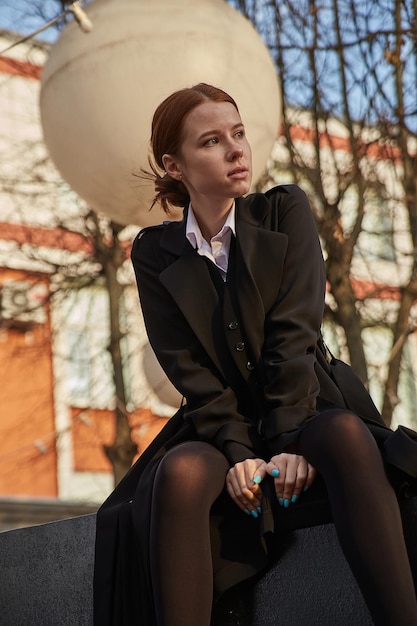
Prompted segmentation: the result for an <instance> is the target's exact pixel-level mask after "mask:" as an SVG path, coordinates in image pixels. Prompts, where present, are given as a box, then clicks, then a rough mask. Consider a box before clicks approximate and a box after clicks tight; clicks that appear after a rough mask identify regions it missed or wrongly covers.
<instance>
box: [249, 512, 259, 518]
mask: <svg viewBox="0 0 417 626" xmlns="http://www.w3.org/2000/svg"><path fill="white" fill-rule="evenodd" d="M250 514H251V515H252V517H254V518H255V519H256V518H257V517H258V513H257V511H251V512H250Z"/></svg>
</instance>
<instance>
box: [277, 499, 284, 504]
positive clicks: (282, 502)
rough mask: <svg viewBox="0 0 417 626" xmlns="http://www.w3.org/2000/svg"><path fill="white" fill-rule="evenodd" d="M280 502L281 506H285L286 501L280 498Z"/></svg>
mask: <svg viewBox="0 0 417 626" xmlns="http://www.w3.org/2000/svg"><path fill="white" fill-rule="evenodd" d="M278 502H279V504H280V505H281V506H282V505H283V504H284V500H283V499H282V498H278Z"/></svg>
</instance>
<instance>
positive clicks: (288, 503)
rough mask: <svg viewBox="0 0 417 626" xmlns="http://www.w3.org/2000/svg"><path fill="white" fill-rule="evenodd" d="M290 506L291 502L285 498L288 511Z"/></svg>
mask: <svg viewBox="0 0 417 626" xmlns="http://www.w3.org/2000/svg"><path fill="white" fill-rule="evenodd" d="M289 506H290V501H289V500H288V499H287V498H285V500H284V507H285V508H286V509H288V507H289Z"/></svg>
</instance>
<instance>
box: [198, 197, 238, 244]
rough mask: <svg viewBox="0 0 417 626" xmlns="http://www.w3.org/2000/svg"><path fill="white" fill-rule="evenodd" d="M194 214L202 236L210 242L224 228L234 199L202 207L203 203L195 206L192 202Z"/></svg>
mask: <svg viewBox="0 0 417 626" xmlns="http://www.w3.org/2000/svg"><path fill="white" fill-rule="evenodd" d="M191 206H192V207H193V212H194V215H195V218H196V220H197V223H198V225H199V227H200V230H201V234H202V235H203V237H204V239H205V240H206V241H210V239H211V238H212V237H214V236H215V235H217V233H218V232H219V231H220V230H221V229H222V227H223V226H224V223H225V221H226V220H227V216H228V215H229V212H230V209H231V208H232V206H233V199H230V198H229V199H227V200H224V201H222V202H221V203H216V205H214V204H212V203H210V205H208V206H204V207H203V206H202V205H201V203H199V204H198V206H195V205H194V204H193V202H192V201H191Z"/></svg>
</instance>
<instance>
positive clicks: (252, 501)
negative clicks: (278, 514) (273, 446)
mask: <svg viewBox="0 0 417 626" xmlns="http://www.w3.org/2000/svg"><path fill="white" fill-rule="evenodd" d="M267 475H269V476H272V478H273V480H274V485H275V493H276V496H277V498H278V502H279V503H280V504H281V505H282V506H284V507H288V506H289V505H290V504H291V503H295V502H296V501H297V500H298V498H299V497H300V494H301V492H302V491H303V490H305V489H307V488H308V487H309V486H310V485H311V484H312V483H313V480H314V478H315V476H316V470H315V469H314V467H313V466H312V465H310V463H308V462H307V460H306V459H305V458H304V457H303V456H301V455H300V454H292V453H287V452H282V453H281V454H277V455H275V456H273V457H272V458H271V460H270V461H269V463H267V462H266V461H264V460H263V459H246V460H245V461H242V462H241V463H236V465H234V466H233V467H232V468H230V470H229V471H228V473H227V476H226V488H227V491H228V493H229V495H230V497H231V498H232V500H233V501H234V502H235V503H236V504H237V506H238V507H239V508H240V509H241V510H242V511H244V512H245V513H247V514H250V515H252V516H253V517H258V514H259V513H260V511H261V508H260V507H261V500H262V481H263V480H264V478H265V477H266V476H267Z"/></svg>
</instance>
